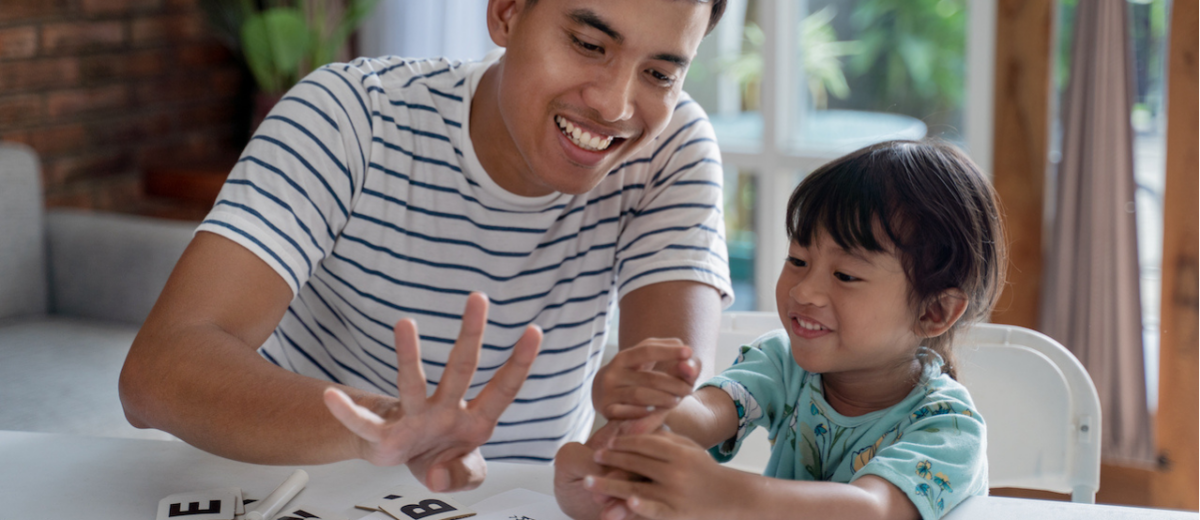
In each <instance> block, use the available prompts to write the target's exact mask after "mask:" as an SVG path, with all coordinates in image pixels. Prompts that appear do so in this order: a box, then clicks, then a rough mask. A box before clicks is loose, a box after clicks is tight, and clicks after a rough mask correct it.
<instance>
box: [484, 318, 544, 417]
mask: <svg viewBox="0 0 1200 520" xmlns="http://www.w3.org/2000/svg"><path fill="white" fill-rule="evenodd" d="M541 345H542V329H541V327H538V326H537V325H530V326H529V327H527V328H526V329H525V334H523V335H522V336H521V339H519V340H517V344H516V345H514V346H513V350H512V356H511V357H509V358H508V361H507V362H505V363H504V366H502V367H500V369H499V370H497V371H496V375H495V377H493V378H492V380H491V381H489V382H488V384H487V386H485V387H483V390H482V391H480V392H479V395H478V396H476V397H475V399H474V400H473V401H471V404H470V406H471V408H472V409H474V410H478V411H479V412H480V413H481V414H482V415H483V417H484V418H485V419H486V420H487V421H488V422H491V423H493V424H495V422H496V420H497V419H499V418H500V414H502V413H504V409H505V408H508V405H509V404H512V402H513V399H515V398H516V397H517V392H519V391H520V390H521V385H523V384H525V378H526V377H528V376H529V369H530V368H531V367H532V366H533V360H534V359H536V358H537V353H538V349H539V348H541Z"/></svg>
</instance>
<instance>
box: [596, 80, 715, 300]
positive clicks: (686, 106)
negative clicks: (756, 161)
mask: <svg viewBox="0 0 1200 520" xmlns="http://www.w3.org/2000/svg"><path fill="white" fill-rule="evenodd" d="M649 146H652V147H654V151H653V155H652V157H651V160H650V168H651V169H652V172H651V174H650V175H649V176H648V177H647V180H646V182H645V187H644V188H643V194H642V197H641V199H640V200H639V201H638V202H637V204H636V206H635V207H633V208H630V209H629V211H630V212H631V214H632V217H631V218H630V219H629V221H628V222H627V224H626V225H625V228H624V229H623V230H622V232H621V236H620V237H619V238H618V241H617V251H616V261H617V281H618V283H619V286H618V292H619V297H622V298H623V297H624V296H625V295H626V294H628V293H630V292H632V291H634V290H635V289H638V288H641V287H644V286H647V285H651V284H655V283H659V282H665V281H674V280H693V281H697V282H701V283H704V284H707V285H711V286H712V287H714V288H716V289H717V290H718V291H719V292H720V293H721V303H722V307H723V308H724V307H728V306H729V305H731V304H732V303H733V287H732V285H731V284H730V281H729V256H728V251H727V249H726V247H725V221H724V216H723V214H722V205H723V201H724V198H723V197H722V194H721V193H722V192H721V185H722V182H723V179H724V173H723V170H722V169H721V153H720V150H719V148H718V147H717V141H716V138H715V137H714V135H713V130H712V125H711V124H709V121H708V118H707V116H706V115H705V114H704V110H703V109H701V108H700V106H699V104H697V103H696V102H694V101H692V100H691V99H690V98H686V97H681V100H680V105H679V106H678V107H677V108H676V109H675V114H674V116H673V117H672V121H671V124H670V125H669V126H668V127H667V129H666V130H664V131H663V133H662V135H661V136H659V138H658V139H657V140H656V141H654V142H653V143H651V144H650V145H649Z"/></svg>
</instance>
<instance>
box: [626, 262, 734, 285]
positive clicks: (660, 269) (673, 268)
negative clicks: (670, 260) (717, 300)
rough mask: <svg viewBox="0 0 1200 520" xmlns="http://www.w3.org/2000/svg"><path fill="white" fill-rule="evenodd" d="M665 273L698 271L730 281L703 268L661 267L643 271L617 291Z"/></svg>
mask: <svg viewBox="0 0 1200 520" xmlns="http://www.w3.org/2000/svg"><path fill="white" fill-rule="evenodd" d="M664 271H697V272H701V273H708V274H711V275H713V276H715V277H717V279H719V280H721V281H723V282H726V283H728V282H729V280H728V279H727V278H725V277H724V276H722V275H720V274H717V273H715V272H712V271H710V270H708V269H704V268H703V267H695V266H680V267H661V268H658V269H651V270H649V271H643V272H640V273H638V274H636V275H634V276H632V277H630V278H629V279H628V280H625V281H624V282H623V283H621V286H620V287H619V288H617V290H618V291H620V290H621V289H624V288H625V286H626V285H629V282H632V281H634V280H637V279H638V278H641V277H643V276H648V275H652V274H654V273H661V272H664Z"/></svg>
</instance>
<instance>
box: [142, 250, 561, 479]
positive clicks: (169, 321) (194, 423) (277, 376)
mask: <svg viewBox="0 0 1200 520" xmlns="http://www.w3.org/2000/svg"><path fill="white" fill-rule="evenodd" d="M291 296H292V295H291V290H290V289H289V288H288V286H287V285H286V284H285V282H284V281H283V280H282V278H280V277H279V276H278V275H277V274H276V273H275V272H274V271H273V270H271V269H270V267H269V266H267V265H266V264H265V263H263V262H262V261H261V260H259V259H258V258H257V257H256V256H254V255H253V254H251V253H250V252H249V251H248V250H246V249H245V248H243V247H241V246H240V245H238V244H236V243H234V242H232V241H229V240H227V239H225V238H222V237H219V236H217V235H213V234H209V233H199V234H197V236H196V239H194V240H193V241H192V244H191V245H189V246H188V249H187V251H185V252H184V255H183V258H182V259H180V262H179V264H178V265H177V266H176V268H175V271H174V272H173V273H172V275H171V278H170V280H168V282H167V286H166V288H165V289H164V290H163V294H162V296H161V297H160V298H159V301H158V303H157V304H156V305H155V308H154V310H153V311H152V312H151V313H150V317H149V319H147V321H146V324H145V325H144V326H143V328H142V330H141V332H139V334H138V337H137V339H136V340H135V341H134V345H133V348H132V349H131V350H130V353H129V357H128V358H127V359H126V362H125V368H124V369H123V370H122V373H121V383H120V391H121V401H122V404H123V405H124V407H125V414H126V416H127V417H128V418H129V421H130V422H131V423H132V424H134V425H135V426H139V427H154V428H160V429H163V430H166V431H168V432H171V433H174V434H175V435H176V436H178V437H180V438H181V439H183V440H185V441H187V442H189V443H191V444H193V445H195V446H197V447H199V448H201V449H204V450H207V451H210V452H212V453H216V454H218V455H222V456H225V457H229V458H233V459H237V460H242V461H247V462H256V463H261V464H321V463H326V462H333V461H338V460H344V459H349V458H364V459H366V460H369V461H371V462H373V463H375V464H381V465H383V464H407V465H408V466H409V469H410V470H411V471H412V473H413V475H414V476H415V477H417V479H418V480H420V481H421V482H422V483H423V484H425V485H426V486H427V487H430V489H433V490H434V491H454V490H461V489H469V488H473V487H475V486H478V485H479V484H480V483H481V482H482V481H483V478H484V476H485V475H486V473H487V466H486V464H485V463H484V461H483V456H482V455H481V454H480V451H479V446H480V445H481V444H482V443H484V442H486V441H487V439H488V438H490V437H491V435H492V431H493V430H494V429H495V427H496V423H497V421H498V420H499V417H500V414H501V413H502V412H503V411H504V409H505V408H507V407H508V405H509V404H511V403H512V400H513V399H514V398H515V397H516V394H517V392H518V391H519V390H520V388H521V384H522V383H523V382H524V381H525V378H526V376H527V375H528V374H529V369H530V367H531V366H532V365H533V360H534V358H535V357H536V356H537V351H538V347H539V345H540V344H541V338H542V334H541V329H539V328H538V327H537V326H534V325H531V326H530V327H528V328H527V330H526V331H525V334H524V335H522V337H521V339H520V340H518V341H517V343H516V345H514V348H513V354H512V357H511V358H510V359H509V361H508V362H506V363H505V364H504V366H502V367H501V368H500V370H498V371H497V372H496V374H495V376H494V377H493V378H492V380H491V381H490V382H488V384H487V385H486V386H484V388H483V389H482V390H481V391H480V392H479V394H478V395H477V396H476V398H475V399H473V400H472V401H471V402H470V403H467V402H466V401H464V399H463V396H464V395H465V393H466V390H467V387H468V386H469V382H470V379H471V376H472V375H473V374H474V373H475V369H476V368H477V365H478V362H479V350H480V349H481V348H482V341H483V330H484V325H485V324H486V322H487V308H488V301H487V297H486V296H485V295H483V294H479V293H472V294H471V295H470V296H468V297H467V302H466V308H465V309H464V311H463V326H462V330H461V331H460V333H459V337H458V339H457V341H455V344H454V347H453V348H452V349H451V351H450V358H449V362H448V364H447V367H446V374H447V375H445V376H444V377H443V380H442V384H441V385H439V387H438V390H437V391H436V392H435V393H434V395H433V396H430V397H426V396H425V376H424V374H423V372H422V369H421V362H420V359H421V356H420V345H419V339H418V335H417V328H416V327H417V324H416V323H415V322H413V321H412V320H409V319H404V320H400V322H399V323H397V324H396V327H395V329H394V332H395V336H396V343H395V345H396V355H397V366H398V367H399V371H398V376H397V377H398V380H397V384H398V387H399V389H400V398H399V399H397V398H393V397H390V396H383V395H376V394H371V393H368V392H363V391H359V390H355V389H353V388H349V387H345V386H340V385H333V384H331V383H329V382H326V381H320V380H317V379H312V378H309V377H305V376H301V375H297V374H294V373H291V372H289V371H287V370H283V369H281V368H279V367H276V366H275V365H273V364H271V363H269V362H267V361H266V360H264V359H262V358H261V357H260V356H259V355H258V354H257V353H256V352H255V350H256V346H258V345H261V344H262V342H263V341H265V340H266V338H267V337H268V336H269V335H270V334H271V331H272V330H274V328H275V327H276V326H277V325H278V323H279V320H280V318H281V316H282V315H283V313H284V312H285V311H286V309H287V306H288V304H289V302H290V300H291Z"/></svg>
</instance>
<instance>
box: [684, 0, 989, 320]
mask: <svg viewBox="0 0 1200 520" xmlns="http://www.w3.org/2000/svg"><path fill="white" fill-rule="evenodd" d="M994 13H995V3H994V1H992V0H986V1H973V2H967V1H966V0H807V1H803V0H801V1H795V0H730V2H729V6H728V8H727V10H726V14H725V18H724V19H722V21H721V23H720V25H718V27H717V28H716V30H715V31H714V33H713V34H711V35H710V36H709V37H708V38H707V39H705V41H704V43H703V44H701V48H700V52H699V54H698V56H697V60H696V61H695V62H694V64H693V66H692V69H691V71H690V72H689V74H688V79H687V83H686V89H687V91H688V92H689V93H690V94H691V95H692V96H693V97H694V98H696V100H697V101H698V102H700V104H701V105H702V106H704V107H705V109H706V110H707V111H708V113H709V117H710V119H711V120H712V123H713V127H714V129H715V131H716V134H717V141H718V142H719V143H720V146H721V152H722V156H723V161H724V164H725V167H726V177H725V189H726V194H725V201H726V207H725V217H726V230H727V238H728V243H729V254H730V268H731V271H732V273H731V274H732V276H733V279H734V290H735V292H736V293H737V303H735V309H743V310H764V311H770V310H773V309H774V308H775V300H774V285H775V278H776V274H777V273H778V272H779V270H780V269H781V268H782V265H783V259H784V257H785V256H786V251H787V236H786V231H785V228H784V211H785V208H786V206H787V199H788V196H789V195H790V194H791V191H792V189H793V188H794V187H795V185H796V184H797V183H798V182H799V181H800V179H801V178H802V177H803V176H804V175H805V174H807V173H808V172H810V171H812V170H813V169H815V168H817V167H818V166H820V165H821V164H824V163H825V162H827V161H829V160H830V159H833V158H836V157H838V156H840V155H843V154H845V153H847V152H850V151H852V150H855V149H857V148H860V147H862V146H866V145H869V144H872V143H876V142H879V141H884V140H889V139H920V138H922V137H927V136H929V137H938V138H941V139H945V140H948V141H950V142H953V143H956V144H958V145H959V146H962V147H963V148H964V149H966V150H967V151H968V153H969V154H970V155H971V156H972V158H973V159H975V161H976V162H978V163H979V164H980V165H981V167H982V168H983V169H984V170H985V171H987V170H989V169H990V167H991V136H992V129H991V124H992V123H991V107H992V94H991V92H992V84H991V83H992V67H993V61H994V60H993V56H992V54H993V45H994V35H995V26H994V23H995V22H994Z"/></svg>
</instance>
